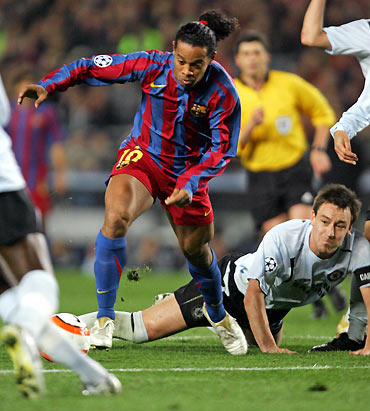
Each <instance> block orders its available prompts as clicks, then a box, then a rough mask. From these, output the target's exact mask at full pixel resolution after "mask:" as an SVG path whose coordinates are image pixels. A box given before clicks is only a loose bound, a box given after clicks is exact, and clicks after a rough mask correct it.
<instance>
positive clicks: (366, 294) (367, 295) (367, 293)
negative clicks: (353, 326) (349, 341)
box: [351, 286, 370, 355]
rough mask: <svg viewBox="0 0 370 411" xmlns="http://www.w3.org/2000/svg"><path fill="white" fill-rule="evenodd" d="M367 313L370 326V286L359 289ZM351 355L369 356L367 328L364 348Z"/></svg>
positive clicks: (369, 341)
mask: <svg viewBox="0 0 370 411" xmlns="http://www.w3.org/2000/svg"><path fill="white" fill-rule="evenodd" d="M360 291H361V294H362V298H363V300H364V303H365V306H366V312H367V323H368V324H370V286H368V287H361V288H360ZM351 354H356V355H370V331H369V327H368V331H367V337H366V342H365V346H364V348H362V349H361V350H358V351H352V352H351Z"/></svg>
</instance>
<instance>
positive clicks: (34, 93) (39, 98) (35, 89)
mask: <svg viewBox="0 0 370 411" xmlns="http://www.w3.org/2000/svg"><path fill="white" fill-rule="evenodd" d="M25 97H29V98H32V99H34V100H36V101H35V107H36V108H38V107H39V105H40V104H41V103H43V102H44V101H45V100H46V99H47V98H48V97H49V93H48V92H47V91H46V90H45V89H44V87H42V86H39V85H38V84H28V85H27V86H25V87H23V89H22V90H21V92H20V93H19V94H18V100H17V103H18V105H21V104H22V101H23V99H24V98H25Z"/></svg>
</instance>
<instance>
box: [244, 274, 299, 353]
mask: <svg viewBox="0 0 370 411" xmlns="http://www.w3.org/2000/svg"><path fill="white" fill-rule="evenodd" d="M244 307H245V311H246V313H247V317H248V320H249V324H250V326H251V330H252V332H253V336H254V338H255V340H256V342H257V344H258V346H259V348H260V350H261V351H262V352H264V353H270V354H273V353H277V354H282V353H287V354H292V353H294V351H290V350H288V349H286V348H279V347H278V346H277V345H276V343H275V339H274V337H273V335H272V333H271V331H270V327H269V322H268V318H267V313H266V307H265V295H264V294H263V292H262V291H261V289H260V286H259V281H258V280H255V279H250V280H249V283H248V288H247V292H246V294H245V297H244Z"/></svg>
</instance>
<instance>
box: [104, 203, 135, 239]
mask: <svg viewBox="0 0 370 411" xmlns="http://www.w3.org/2000/svg"><path fill="white" fill-rule="evenodd" d="M129 222H130V218H129V215H128V213H127V212H125V210H120V209H107V210H106V212H105V219H104V226H103V231H104V233H105V234H106V235H108V236H110V237H113V238H118V237H123V236H124V235H125V234H126V232H127V229H128V227H129Z"/></svg>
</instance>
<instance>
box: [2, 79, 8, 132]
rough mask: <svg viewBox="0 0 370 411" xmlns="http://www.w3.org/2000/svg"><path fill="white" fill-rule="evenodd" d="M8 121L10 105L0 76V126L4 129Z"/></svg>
mask: <svg viewBox="0 0 370 411" xmlns="http://www.w3.org/2000/svg"><path fill="white" fill-rule="evenodd" d="M9 120H10V103H9V99H8V96H7V95H6V91H5V88H4V84H3V80H2V78H1V76H0V125H1V126H2V127H5V126H6V125H7V124H8V122H9Z"/></svg>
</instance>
